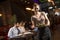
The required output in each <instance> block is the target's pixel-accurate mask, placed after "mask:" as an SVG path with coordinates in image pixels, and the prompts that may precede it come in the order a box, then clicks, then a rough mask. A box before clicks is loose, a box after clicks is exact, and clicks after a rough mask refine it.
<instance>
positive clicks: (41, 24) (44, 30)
mask: <svg viewBox="0 0 60 40" xmlns="http://www.w3.org/2000/svg"><path fill="white" fill-rule="evenodd" d="M33 12H34V15H33V16H31V24H30V28H31V29H28V30H26V28H25V25H26V24H25V22H24V21H21V22H20V23H19V22H17V23H15V24H14V26H13V27H11V28H10V30H9V32H8V37H9V38H14V37H16V36H17V35H19V34H24V33H25V32H31V33H32V31H33V32H34V33H36V35H35V36H34V40H51V32H50V29H49V26H50V21H49V19H48V17H47V15H48V14H46V13H45V12H43V11H41V9H40V5H39V4H38V3H34V5H33ZM27 20H28V19H27ZM27 27H28V26H27ZM34 33H33V34H34ZM26 36H27V35H26ZM17 40H20V39H17Z"/></svg>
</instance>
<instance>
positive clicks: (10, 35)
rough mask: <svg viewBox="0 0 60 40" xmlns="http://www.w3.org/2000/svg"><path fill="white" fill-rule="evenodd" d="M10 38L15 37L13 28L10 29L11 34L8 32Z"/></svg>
mask: <svg viewBox="0 0 60 40" xmlns="http://www.w3.org/2000/svg"><path fill="white" fill-rule="evenodd" d="M8 37H9V38H12V37H13V31H12V28H10V30H9V32H8Z"/></svg>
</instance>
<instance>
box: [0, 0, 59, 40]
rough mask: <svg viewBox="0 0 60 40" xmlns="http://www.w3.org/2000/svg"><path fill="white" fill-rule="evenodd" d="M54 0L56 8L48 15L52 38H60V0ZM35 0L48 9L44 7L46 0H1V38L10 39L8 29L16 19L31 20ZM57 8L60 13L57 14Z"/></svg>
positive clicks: (1, 39)
mask: <svg viewBox="0 0 60 40" xmlns="http://www.w3.org/2000/svg"><path fill="white" fill-rule="evenodd" d="M38 1H39V2H38ZM53 1H54V2H55V6H56V8H54V9H53V11H52V12H50V15H49V16H48V17H49V20H50V22H51V25H50V30H51V34H52V40H60V5H59V4H60V0H53ZM34 2H38V3H40V4H42V5H41V7H42V8H41V9H42V10H43V11H47V10H45V9H46V8H44V7H45V6H44V5H46V4H45V3H46V0H0V40H8V36H7V34H8V31H9V29H10V28H11V27H12V26H13V24H14V23H15V22H16V21H18V22H20V21H22V20H24V21H27V22H29V21H31V16H32V15H33V11H32V10H31V9H32V8H33V3H34ZM57 10H58V12H59V14H55V11H57ZM48 14H49V13H48Z"/></svg>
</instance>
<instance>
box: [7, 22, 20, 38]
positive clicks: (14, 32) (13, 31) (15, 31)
mask: <svg viewBox="0 0 60 40" xmlns="http://www.w3.org/2000/svg"><path fill="white" fill-rule="evenodd" d="M18 27H19V23H16V24H14V26H13V27H11V28H10V29H9V32H8V37H9V38H14V37H16V36H17V35H18V34H19V33H20V30H19V29H18Z"/></svg>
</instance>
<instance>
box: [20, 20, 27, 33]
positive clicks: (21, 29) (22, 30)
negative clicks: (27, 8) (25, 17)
mask: <svg viewBox="0 0 60 40" xmlns="http://www.w3.org/2000/svg"><path fill="white" fill-rule="evenodd" d="M24 26H25V22H23V21H21V22H20V25H19V30H20V32H21V33H24V32H25V31H26V30H25V27H24Z"/></svg>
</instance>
